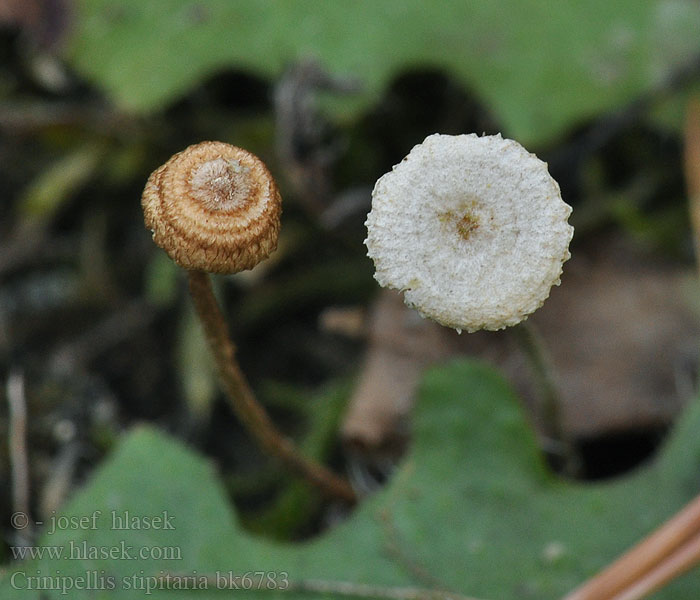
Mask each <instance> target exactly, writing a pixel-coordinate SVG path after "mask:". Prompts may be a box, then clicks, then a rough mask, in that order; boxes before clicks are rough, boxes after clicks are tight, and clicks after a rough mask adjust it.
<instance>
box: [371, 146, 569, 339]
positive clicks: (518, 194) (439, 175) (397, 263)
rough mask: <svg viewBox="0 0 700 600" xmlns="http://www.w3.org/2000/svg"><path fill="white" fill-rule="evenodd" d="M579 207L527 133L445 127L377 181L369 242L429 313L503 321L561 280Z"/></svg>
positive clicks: (377, 261) (457, 322) (386, 272)
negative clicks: (523, 136)
mask: <svg viewBox="0 0 700 600" xmlns="http://www.w3.org/2000/svg"><path fill="white" fill-rule="evenodd" d="M570 214H571V207H570V206H569V205H567V204H566V203H564V202H563V201H562V199H561V192H560V190H559V186H558V185H557V182H556V181H555V180H554V179H552V177H551V176H550V175H549V173H548V171H547V165H546V163H544V162H542V161H541V160H539V159H538V158H537V157H536V156H535V155H534V154H531V153H529V152H528V151H527V150H525V149H524V148H523V147H522V146H521V145H520V144H518V143H517V142H514V141H513V140H507V139H503V138H502V137H501V136H500V135H495V136H484V137H479V136H477V135H475V134H470V135H458V136H450V135H440V134H435V135H431V136H429V137H427V138H426V139H425V141H424V142H423V143H422V144H419V145H417V146H415V147H414V148H413V150H411V152H410V153H409V154H408V156H406V158H404V159H403V161H402V162H401V163H399V164H398V165H396V166H395V167H394V168H393V170H392V171H391V172H389V173H387V174H386V175H384V176H382V177H381V178H380V179H379V180H378V181H377V183H376V185H375V188H374V191H373V193H372V210H371V211H370V213H369V215H368V216H367V222H366V226H367V239H366V240H365V243H366V245H367V249H368V255H369V256H370V257H371V258H372V260H373V261H374V265H375V268H376V272H375V279H376V280H377V281H378V282H379V283H380V285H382V286H384V287H390V288H396V289H399V290H402V291H404V300H405V302H406V303H407V304H408V305H410V306H412V307H414V308H415V309H416V310H418V312H420V313H421V314H422V315H423V316H425V317H429V318H431V319H434V320H435V321H437V322H438V323H441V324H443V325H446V326H448V327H453V328H455V329H457V330H458V331H461V330H463V329H464V330H466V331H476V330H478V329H490V330H497V329H503V328H504V327H507V326H510V325H515V324H517V323H519V322H520V321H522V320H523V319H525V318H526V317H527V315H529V314H531V313H532V312H534V311H535V310H537V308H539V307H540V306H541V305H542V303H543V302H544V301H545V300H546V299H547V297H548V296H549V291H550V288H551V286H552V285H558V284H559V278H560V276H561V272H562V265H563V263H564V262H565V261H566V260H567V259H568V258H569V257H570V254H569V250H568V248H569V242H570V241H571V238H572V236H573V227H571V226H570V225H569V224H568V223H567V219H568V217H569V215H570Z"/></svg>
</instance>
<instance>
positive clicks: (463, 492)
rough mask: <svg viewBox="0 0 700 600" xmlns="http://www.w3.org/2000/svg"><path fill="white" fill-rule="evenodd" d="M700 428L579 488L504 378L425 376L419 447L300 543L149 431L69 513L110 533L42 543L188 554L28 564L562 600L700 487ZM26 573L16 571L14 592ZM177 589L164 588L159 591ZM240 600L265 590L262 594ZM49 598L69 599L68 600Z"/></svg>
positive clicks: (468, 372)
mask: <svg viewBox="0 0 700 600" xmlns="http://www.w3.org/2000/svg"><path fill="white" fill-rule="evenodd" d="M698 428H700V406H698V405H697V404H693V405H692V406H691V407H690V408H689V410H688V412H687V414H686V415H685V416H684V418H683V419H682V421H681V422H680V425H679V426H678V427H677V429H676V431H675V433H674V435H673V436H672V439H671V440H670V442H669V443H668V444H667V445H666V447H665V449H664V451H663V453H662V455H661V456H660V458H659V459H658V460H656V461H655V462H654V464H653V465H651V466H647V467H645V468H644V469H641V470H640V471H638V472H637V473H636V474H634V475H632V476H629V477H626V478H624V479H623V480H620V481H616V482H613V483H605V484H596V485H584V484H574V483H566V482H563V481H561V480H558V479H556V478H554V477H553V476H552V475H551V474H550V473H549V472H548V471H547V469H546V468H545V467H544V465H543V462H542V460H541V457H540V456H539V454H538V452H537V450H536V444H535V441H534V439H533V436H532V434H531V431H530V428H529V427H528V425H527V423H526V421H525V420H524V418H523V415H522V413H521V410H520V407H519V405H518V403H517V400H516V399H515V397H514V396H513V394H512V392H511V391H510V389H509V388H508V387H507V385H506V384H505V383H504V382H503V380H502V379H500V378H499V376H498V375H497V374H495V373H494V372H492V371H491V370H490V369H488V368H485V367H483V366H479V365H475V364H472V363H468V362H460V363H454V364H452V365H450V366H447V367H444V368H441V369H438V370H435V371H433V372H431V373H430V374H429V375H428V377H427V378H426V380H425V384H424V387H423V390H422V393H421V398H420V402H419V405H418V410H417V414H416V416H415V423H414V439H413V444H412V450H411V451H410V453H409V455H408V456H407V457H406V459H405V460H404V461H403V463H402V465H401V467H400V468H399V469H398V470H397V472H396V473H395V475H394V477H393V478H392V480H391V482H390V483H389V485H388V486H387V487H386V488H385V489H384V490H383V491H381V492H380V493H378V494H376V495H375V496H374V497H372V498H369V499H368V500H366V501H365V502H363V503H362V505H361V506H360V507H359V508H358V509H357V510H356V511H355V513H354V514H353V515H352V516H351V517H350V518H349V519H348V520H347V521H345V522H344V523H342V524H341V525H339V526H337V527H335V528H334V529H332V530H330V531H328V532H326V533H325V534H324V535H322V536H321V537H319V538H318V539H316V540H314V541H312V542H307V543H303V544H296V545H292V544H278V543H275V542H271V541H267V540H264V539H260V538H257V537H255V536H253V535H251V534H250V533H247V532H245V531H243V530H242V529H241V528H240V526H239V525H238V523H237V521H236V517H235V516H234V514H233V512H232V510H231V507H230V506H229V504H228V502H227V500H226V498H225V496H224V493H223V490H222V488H221V485H220V484H219V482H218V480H217V477H216V474H215V473H214V470H213V468H212V467H211V465H209V464H208V463H207V462H206V461H205V460H203V459H202V458H200V457H198V456H196V455H194V454H193V453H192V452H191V451H189V450H188V449H187V448H185V447H183V446H182V445H181V444H180V443H178V442H176V441H173V440H171V439H169V438H168V437H166V436H165V435H164V434H162V433H160V432H158V431H156V430H152V429H147V428H138V429H136V430H135V431H133V432H132V433H131V434H130V435H128V436H127V437H126V439H125V440H124V442H123V443H122V445H121V447H120V448H119V450H118V451H116V452H115V453H114V455H113V456H112V457H111V459H110V460H109V461H108V462H107V463H106V464H105V465H104V466H103V467H102V468H101V469H100V471H99V473H98V474H97V475H96V476H95V477H94V479H93V481H92V483H91V484H90V485H89V486H87V487H86V488H85V489H84V490H83V491H82V492H81V493H80V494H78V496H77V497H76V498H75V499H74V500H73V501H72V502H71V503H70V505H69V506H68V507H67V508H66V510H65V512H64V515H71V516H76V517H81V516H88V517H89V516H91V515H92V514H93V513H94V511H95V510H101V511H102V518H101V519H100V520H98V524H97V527H96V528H95V529H87V530H63V531H58V532H56V533H53V534H48V533H46V534H44V536H43V538H42V540H41V544H42V545H43V546H47V545H51V546H55V547H60V548H64V549H66V550H64V551H65V552H68V551H69V550H68V549H69V548H70V545H71V543H72V544H73V546H75V545H76V544H77V545H78V546H79V547H81V548H82V547H85V546H82V544H85V545H86V546H87V547H88V548H106V549H109V548H115V547H116V548H119V547H120V545H121V544H124V545H126V546H133V549H134V550H133V551H134V552H138V551H139V550H138V549H139V548H142V547H152V548H160V549H164V548H166V547H175V548H179V549H180V552H181V560H175V561H165V560H160V561H159V560H127V559H120V560H111V561H110V560H66V559H65V558H64V559H63V560H60V561H59V560H48V559H44V560H39V561H34V562H31V563H27V564H22V565H20V566H19V567H17V571H18V572H20V573H27V574H32V575H34V574H36V572H37V570H38V571H40V572H41V574H42V575H54V576H55V574H56V572H57V571H60V575H63V576H69V577H77V576H79V575H83V576H84V575H85V573H86V572H88V571H90V572H92V571H95V570H96V571H97V572H98V573H101V574H102V575H103V576H104V577H107V576H109V577H114V578H115V580H114V581H115V587H116V589H115V590H114V591H111V592H102V593H98V592H93V591H90V592H88V591H71V592H70V593H69V597H70V598H75V599H83V598H84V599H88V598H103V597H105V598H106V597H109V598H117V599H120V600H121V599H126V598H142V597H144V595H143V594H144V591H143V590H136V591H134V590H125V589H124V581H126V580H124V579H123V578H124V577H126V578H127V580H128V581H132V580H131V579H128V578H130V577H133V575H137V577H138V576H141V577H148V576H151V575H158V574H161V575H162V574H163V573H178V574H192V573H193V572H194V571H196V573H197V574H204V573H208V574H214V573H215V572H216V571H217V570H218V571H220V572H222V573H228V572H229V571H234V572H235V573H236V574H243V573H245V572H246V571H258V572H259V571H262V572H267V573H270V574H271V577H273V576H274V577H276V578H277V580H278V581H281V580H283V579H284V578H285V577H287V576H288V577H289V579H290V580H292V581H300V580H307V579H314V580H318V579H322V580H327V581H349V582H353V583H355V584H371V585H381V586H414V587H426V586H438V587H444V588H450V589H452V590H456V591H459V592H461V593H463V594H467V595H472V596H476V597H479V598H488V599H491V600H508V599H516V598H517V599H519V600H522V599H527V598H532V599H537V600H546V599H550V598H551V599H554V598H558V597H560V596H561V595H562V594H564V593H565V592H566V591H568V590H570V589H571V588H572V587H574V586H575V585H576V584H577V583H578V582H580V581H581V580H583V579H584V578H586V577H587V576H589V575H591V574H592V573H593V572H595V571H596V570H597V569H598V568H600V567H601V566H603V565H604V564H605V563H606V562H608V561H609V560H610V559H611V558H613V557H614V556H615V555H617V554H618V553H619V552H620V551H621V550H623V549H625V548H626V547H627V546H629V545H630V544H631V543H632V542H634V541H635V540H637V538H639V537H640V536H641V535H642V534H644V533H645V532H647V531H649V530H650V529H652V528H653V527H655V526H656V525H657V524H658V523H660V522H661V521H662V520H663V519H664V518H666V517H667V516H669V515H670V514H672V513H673V512H674V511H675V510H677V509H678V508H679V507H680V506H682V505H683V504H684V503H685V502H686V501H687V500H689V499H690V498H691V497H692V496H693V495H694V494H695V493H697V491H698V478H697V473H698V467H699V466H700V437H699V436H698V435H697V431H698ZM127 510H128V511H129V512H130V514H131V515H132V516H134V517H139V518H141V517H145V516H153V515H162V513H163V511H167V513H168V515H169V516H171V517H172V525H173V527H174V529H172V530H166V531H162V530H153V529H151V530H140V531H139V530H131V531H120V530H113V529H111V518H110V511H116V514H118V515H123V514H124V511H127ZM48 525H49V526H50V524H48ZM49 531H50V530H49ZM116 552H119V551H116ZM285 573H286V574H288V575H285ZM272 574H275V575H272ZM23 578H24V575H18V576H16V577H15V586H16V587H18V586H21V585H22V583H23V581H24V579H23ZM140 581H141V580H139V579H136V582H137V583H139V582H140ZM147 581H148V580H145V579H144V580H143V583H144V585H145V584H146V583H147ZM151 583H153V580H151ZM4 585H5V588H4V589H3V588H2V586H0V591H2V592H4V593H3V595H2V597H3V598H11V599H14V598H18V599H20V598H21V599H22V600H26V599H28V598H38V595H37V594H36V593H31V592H29V591H27V590H15V589H13V588H12V586H11V585H10V584H9V583H8V579H7V577H6V578H5V584H4ZM201 587H205V586H204V585H200V588H201ZM213 587H215V581H209V582H208V584H207V589H200V590H199V591H181V592H178V593H177V594H178V596H177V597H179V598H182V599H190V598H212V599H214V598H221V597H222V596H221V595H220V592H219V593H218V595H217V592H216V591H214V590H213V589H212V588H213ZM172 594H173V592H172V591H158V590H156V591H153V593H152V595H151V596H150V597H152V598H154V599H155V598H171V597H172ZM236 594H237V596H236V597H241V598H246V597H249V596H250V597H251V598H252V597H253V595H255V597H258V598H259V597H260V592H255V593H250V594H246V593H245V592H243V591H239V592H236ZM265 595H266V596H267V597H277V596H278V595H280V596H281V595H282V594H281V593H280V592H266V593H265ZM47 596H48V597H50V598H61V597H62V596H61V595H60V593H58V592H52V593H49V594H48V595H47ZM286 596H287V597H290V596H291V597H293V598H312V597H314V594H310V593H308V592H307V593H304V594H302V593H294V594H292V593H290V592H287V593H286ZM63 597H65V596H63ZM657 597H658V598H667V599H671V598H672V599H673V600H695V599H697V598H698V597H700V578H699V577H698V576H697V574H691V575H688V576H686V577H685V578H682V579H681V580H679V581H677V582H676V583H674V584H673V585H672V586H670V587H669V588H667V589H666V590H664V591H663V592H661V593H659V594H658V596H657Z"/></svg>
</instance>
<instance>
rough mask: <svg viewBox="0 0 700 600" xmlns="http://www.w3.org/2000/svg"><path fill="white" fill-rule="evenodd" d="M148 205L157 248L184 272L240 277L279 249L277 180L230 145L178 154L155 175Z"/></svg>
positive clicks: (196, 147) (218, 144)
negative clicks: (242, 272) (240, 272)
mask: <svg viewBox="0 0 700 600" xmlns="http://www.w3.org/2000/svg"><path fill="white" fill-rule="evenodd" d="M141 205H142V207H143V213H144V220H145V222H146V226H147V227H148V228H149V229H150V230H151V231H153V240H154V241H155V243H156V244H158V245H159V246H160V247H161V248H163V249H164V250H165V251H166V252H167V253H168V254H169V255H170V257H171V258H172V259H173V260H174V261H175V262H176V263H177V264H179V265H180V266H181V267H183V268H185V269H191V270H200V271H209V272H212V273H236V272H238V271H243V270H245V269H251V268H253V267H254V266H255V265H256V264H258V263H259V262H260V261H262V260H264V259H265V258H267V257H268V256H269V255H270V254H271V253H272V252H273V251H274V250H275V249H276V247H277V237H278V235H279V228H280V213H281V199H280V195H279V191H278V190H277V186H276V184H275V181H274V179H273V178H272V175H270V172H269V171H268V170H267V167H266V166H265V164H264V163H263V162H262V161H261V160H260V159H259V158H258V157H257V156H255V155H253V154H251V153H250V152H248V151H246V150H243V149H242V148H238V147H236V146H231V145H230V144H224V143H222V142H201V143H199V144H195V145H193V146H190V147H188V148H186V149H185V150H183V151H182V152H179V153H177V154H175V155H174V156H173V157H172V158H170V160H168V161H167V162H166V163H165V164H164V165H163V166H161V167H159V168H158V169H156V170H155V171H154V172H153V173H151V176H150V177H149V178H148V182H147V183H146V187H145V189H144V191H143V195H142V197H141Z"/></svg>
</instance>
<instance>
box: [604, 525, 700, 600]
mask: <svg viewBox="0 0 700 600" xmlns="http://www.w3.org/2000/svg"><path fill="white" fill-rule="evenodd" d="M698 562H700V534H698V535H696V536H695V537H693V538H691V539H690V540H688V541H687V542H686V543H685V544H683V545H682V546H681V547H680V548H679V549H678V550H676V552H674V553H673V554H672V555H671V556H670V557H668V558H667V559H666V560H664V561H663V562H662V563H661V564H660V565H658V566H657V567H655V568H654V569H652V570H651V571H649V572H648V573H647V574H646V575H644V577H642V578H641V579H639V580H638V581H637V582H636V583H634V584H633V585H631V586H630V587H628V588H627V589H625V590H624V591H623V592H622V593H621V594H618V595H617V596H615V597H614V598H613V600H640V599H641V598H646V597H647V596H648V595H649V594H652V593H653V592H655V591H656V590H658V589H661V588H662V587H663V586H664V585H666V584H667V583H668V582H669V581H671V580H672V579H675V578H676V577H678V576H679V575H682V574H683V573H685V572H686V571H688V570H689V569H691V568H693V567H694V566H695V565H697V564H698Z"/></svg>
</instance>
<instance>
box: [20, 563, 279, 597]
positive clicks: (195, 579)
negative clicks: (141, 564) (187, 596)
mask: <svg viewBox="0 0 700 600" xmlns="http://www.w3.org/2000/svg"><path fill="white" fill-rule="evenodd" d="M10 585H11V586H12V587H13V588H14V589H16V590H34V591H37V590H40V591H46V590H51V591H57V592H60V593H61V595H64V596H65V595H68V594H69V593H70V592H74V591H85V590H96V591H103V590H107V591H110V590H116V589H117V588H120V589H123V590H139V591H143V592H145V594H146V595H150V594H152V593H153V592H155V591H158V590H208V589H217V590H286V589H288V588H289V586H290V583H289V574H288V573H287V572H286V571H247V572H245V573H242V574H235V573H234V572H233V571H226V572H222V571H216V572H215V573H214V574H212V575H203V574H199V573H197V571H192V573H188V574H176V573H167V572H165V571H160V572H159V573H158V574H157V575H148V574H147V573H146V572H145V571H143V570H141V571H139V572H138V573H133V574H131V575H124V576H122V577H118V576H116V575H111V574H108V573H107V572H106V571H105V570H104V569H100V570H97V569H95V570H92V571H85V572H84V573H82V574H80V575H63V574H61V571H59V570H56V571H54V572H53V574H51V575H45V574H43V573H42V572H41V571H38V570H37V571H34V572H33V573H31V574H30V573H28V572H27V571H16V572H15V573H13V574H12V576H11V577H10Z"/></svg>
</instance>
